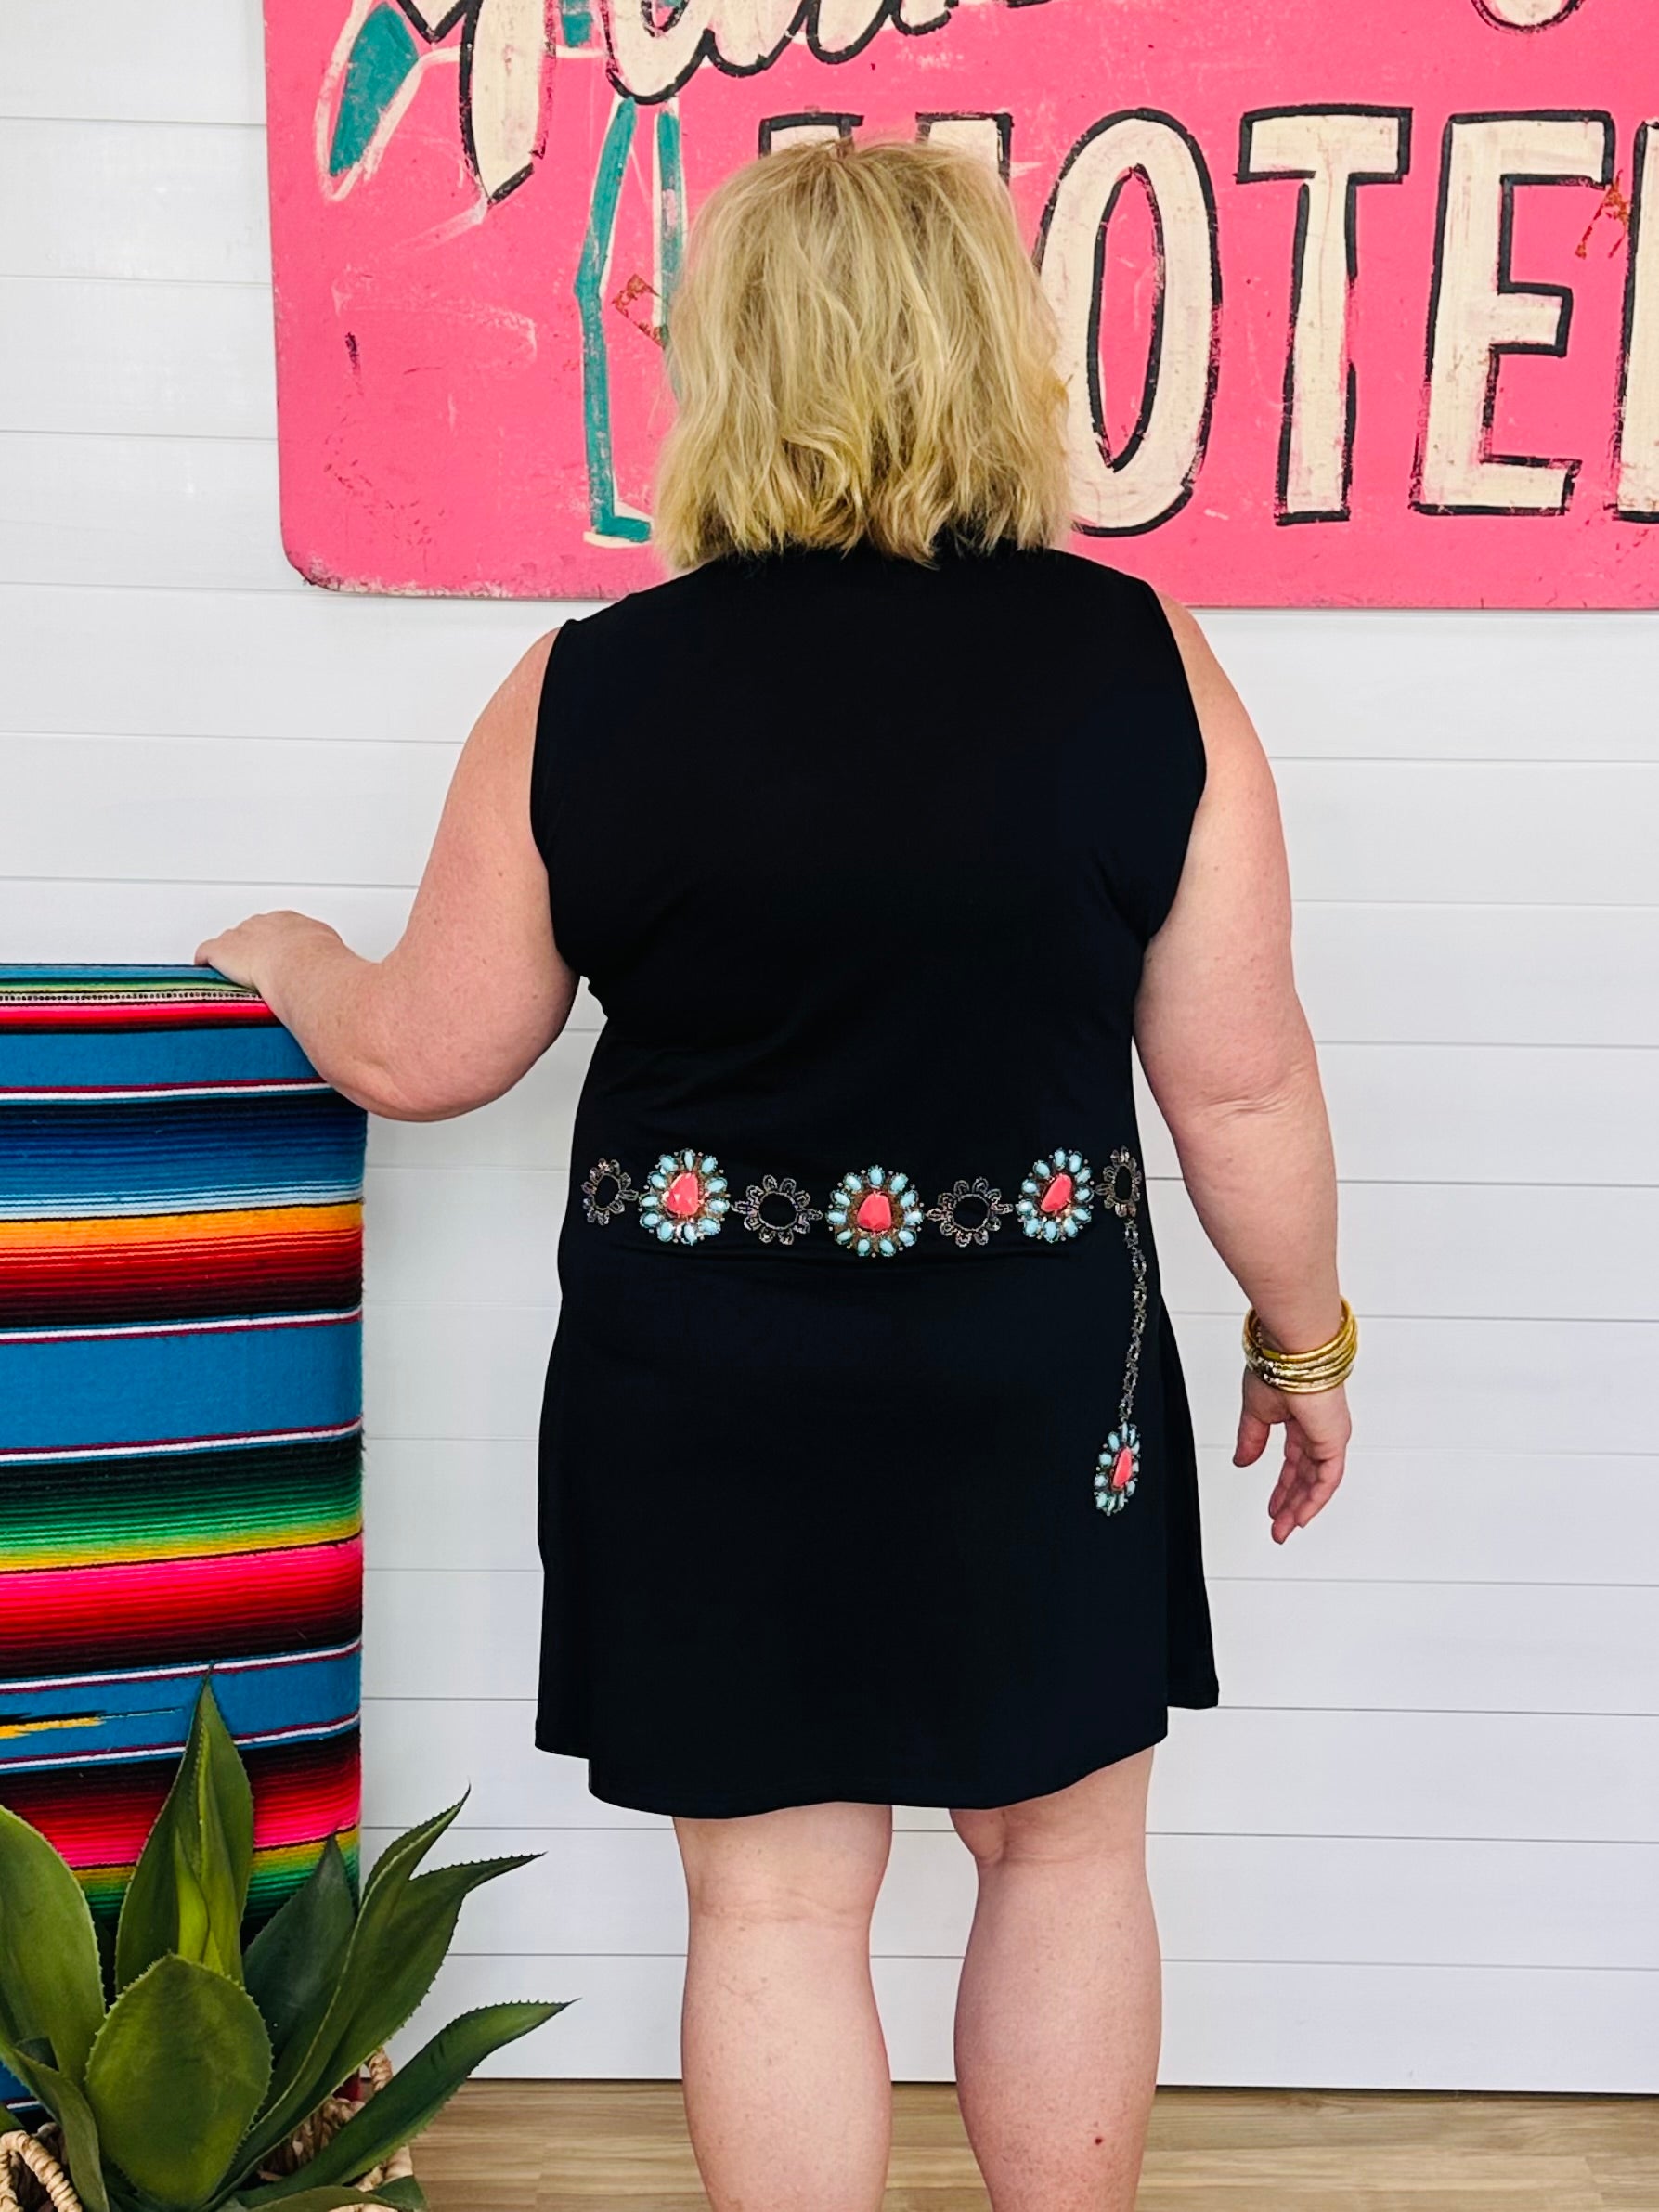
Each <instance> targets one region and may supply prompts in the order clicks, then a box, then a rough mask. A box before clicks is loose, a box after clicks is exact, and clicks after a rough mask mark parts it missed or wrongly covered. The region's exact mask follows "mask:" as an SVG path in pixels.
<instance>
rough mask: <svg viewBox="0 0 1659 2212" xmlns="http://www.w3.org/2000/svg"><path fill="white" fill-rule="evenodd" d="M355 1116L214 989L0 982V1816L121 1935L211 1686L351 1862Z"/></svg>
mask: <svg viewBox="0 0 1659 2212" xmlns="http://www.w3.org/2000/svg"><path fill="white" fill-rule="evenodd" d="M366 1126H367V1123H366V1118H365V1116H364V1115H363V1113H362V1111H361V1110H360V1109H359V1108H358V1107H356V1106H353V1105H352V1104H350V1102H349V1101H347V1100H346V1099H344V1098H343V1097H341V1096H340V1094H339V1093H337V1092H335V1091H332V1090H331V1089H330V1088H329V1086H328V1085H327V1084H326V1083H325V1082H323V1081H322V1080H321V1079H320V1078H319V1077H318V1075H317V1074H316V1073H315V1071H314V1070H313V1069H312V1067H311V1066H310V1064H309V1063H308V1062H307V1061H306V1059H305V1056H304V1054H302V1053H301V1052H300V1049H299V1047H298V1046H297V1044H295V1042H294V1041H293V1039H292V1037H291V1036H289V1034H288V1032H287V1031H286V1030H285V1029H283V1028H281V1027H280V1026H279V1024H278V1022H277V1020H276V1018H275V1016H274V1015H272V1013H271V1011H270V1009H269V1008H268V1007H267V1006H266V1004H265V1003H264V1002H263V1001H262V1000H260V999H258V998H257V997H255V996H254V995H253V993H252V992H251V991H248V990H243V989H242V988H241V987H240V985H237V984H234V983H230V982H228V981H227V980H226V978H225V977H222V976H219V975H217V974H215V973H214V971H213V970H211V969H205V968H192V967H117V968H103V967H100V968H84V967H63V968H49V967H4V966H0V1803H4V1804H6V1805H9V1806H11V1807H12V1808H13V1809H14V1810H15V1811H16V1812H19V1813H20V1814H22V1815H23V1817H25V1818H26V1819H29V1820H31V1821H32V1822H33V1823H34V1825H35V1826H36V1827H37V1828H39V1829H41V1830H43V1831H44V1832H45V1834H46V1835H48V1836H49V1837H50V1838H51V1840H52V1841H53V1843H56V1844H57V1846H58V1849H59V1850H60V1851H61V1852H62V1853H63V1855H64V1856H65V1857H66V1858H67V1859H68V1860H69V1861H70V1863H71V1866H73V1867H74V1868H75V1869H77V1871H78V1872H79V1873H80V1875H81V1877H82V1879H83V1881H84V1883H85V1884H86V1888H87V1891H88V1894H89V1895H90V1897H91V1899H92V1904H93V1908H94V1912H95V1914H96V1915H97V1917H98V1918H100V1919H101V1920H105V1921H108V1920H110V1918H112V1917H113V1914H114V1912H115V1910H116V1908H117V1907H118V1905H119V1902H120V1897H121V1894H122V1890H123V1885H124V1882H125V1881H126V1878H127V1876H128V1874H129V1873H130V1872H131V1870H132V1867H133V1864H134V1861H135V1859H136V1856H137V1853H138V1850H139V1847H140V1845H141V1844H142V1843H143V1840H144V1836H145V1834H146V1832H147V1830H148V1829H149V1823H150V1821H151V1820H152V1819H153V1817H154V1816H155V1814H156V1812H157V1810H158V1808H159V1807H160V1805H161V1802H162V1797H163V1796H164V1794H165V1792H166V1790H167V1787H168V1784H169V1782H170V1780H171V1779H172V1775H173V1771H174V1767H175V1763H176V1760H177V1755H178V1753H179V1751H180V1750H181V1748H182V1747H183V1744H184V1740H185V1736H186V1732H187V1729H188V1722H189V1715H190V1711H191V1707H192V1705H193V1704H194V1702H195V1698H196V1693H197V1689H198V1688H199V1686H200V1683H201V1677H202V1675H203V1672H204V1670H206V1669H207V1668H209V1667H211V1668H212V1669H213V1675H214V1689H215V1692H216V1693H217V1696H218V1699H219V1701H220V1704H221V1706H222V1707H223V1709H224V1712H225V1715H226V1718H227V1721H228V1723H229V1725H230V1727H231V1729H232V1732H233V1733H234V1734H235V1736H236V1738H237V1740H238V1741H239V1742H240V1745H241V1747H242V1752H243V1756H244V1757H245V1759H246V1760H247V1763H248V1767H249V1771H250V1773H251V1775H252V1777H253V1793H254V1816H255V1831H254V1843H255V1853H256V1856H255V1863H254V1875H253V1895H252V1898H251V1900H250V1912H251V1915H252V1916H253V1918H254V1919H256V1920H257V1919H263V1918H265V1917H266V1916H268V1914H269V1913H270V1912H272V1911H273V1910H274V1909H275V1908H276V1907H277V1906H278V1905H279V1903H280V1902H281V1901H282V1899H283V1897H284V1896H286V1895H288V1893H289V1891H290V1890H291V1888H292V1886H293V1885H294V1884H295V1883H297V1882H299V1881H300V1880H301V1879H302V1877H303V1876H304V1874H305V1871H306V1869H308V1868H309V1866H310V1865H311V1863H312V1861H313V1860H314V1858H315V1857H316V1855H317V1853H318V1849H319V1848H320V1846H321V1844H322V1843H323V1841H324V1840H325V1839H326V1838H327V1837H328V1836H330V1835H331V1834H335V1833H338V1834H339V1835H340V1837H341V1842H342V1845H343V1848H344V1849H345V1850H346V1853H347V1856H348V1857H350V1858H352V1859H354V1860H355V1856H356V1830H357V1814H358V1757H357V1704H358V1674H359V1666H358V1661H359V1649H360V1641H359V1639H360V1630H361V1605H362V1551H361V1546H362V1520H361V1496H360V1457H361V1442H362V1423H361V1408H362V1390H361V1375H362V1307H361V1296H362V1191H363V1149H364V1136H365V1131H366Z"/></svg>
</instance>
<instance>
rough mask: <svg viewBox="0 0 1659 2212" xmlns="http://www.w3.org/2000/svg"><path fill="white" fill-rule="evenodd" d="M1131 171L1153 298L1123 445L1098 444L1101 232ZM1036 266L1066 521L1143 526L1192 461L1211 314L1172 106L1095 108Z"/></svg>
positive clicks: (1059, 187) (1188, 474)
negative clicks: (1049, 347) (1146, 218)
mask: <svg viewBox="0 0 1659 2212" xmlns="http://www.w3.org/2000/svg"><path fill="white" fill-rule="evenodd" d="M1132 176H1136V177H1139V178H1140V180H1141V182H1142V184H1143V185H1144V186H1145V188H1146V190H1147V198H1148V200H1149V201H1150V202H1151V208H1152V226H1153V233H1154V237H1155V239H1156V241H1157V243H1156V252H1157V261H1158V266H1157V276H1158V302H1157V307H1156V311H1155V313H1154V316H1153V320H1152V347H1151V355H1150V358H1149V359H1148V360H1147V382H1146V388H1145V390H1144V391H1143V393H1142V395H1141V406H1140V414H1139V418H1138V420H1136V422H1135V426H1134V430H1133V431H1132V432H1131V433H1130V434H1129V436H1128V438H1127V439H1126V440H1125V442H1124V445H1123V449H1122V451H1121V453H1118V454H1111V455H1108V452H1107V450H1106V405H1105V400H1104V397H1103V395H1102V391H1101V368H1100V295H1101V288H1102V285H1103V283H1104V281H1105V275H1106V259H1105V241H1106V233H1107V230H1108V226H1109V225H1110V223H1111V218H1112V211H1113V209H1114V208H1115V207H1116V206H1117V204H1118V198H1119V195H1120V193H1121V191H1122V189H1123V187H1124V186H1125V185H1126V184H1127V183H1128V181H1129V179H1130V178H1131V177H1132ZM1037 265H1038V267H1039V268H1040V269H1041V271H1042V273H1043V288H1044V290H1045V291H1047V293H1048V296H1049V300H1050V302H1051V303H1052V304H1053V306H1054V310H1055V313H1056V316H1057V317H1058V318H1059V325H1060V347H1061V365H1062V368H1063V369H1064V371H1065V376H1066V382H1067V387H1068V389H1069V392H1070V395H1071V476H1072V485H1073V492H1072V498H1073V504H1074V508H1075V511H1076V519H1077V525H1078V527H1079V529H1081V530H1088V531H1091V532H1093V533H1094V534H1095V535H1096V536H1098V537H1127V536H1129V535H1131V534H1133V533H1134V532H1136V531H1140V530H1151V529H1154V528H1156V526H1157V525H1158V524H1160V523H1161V522H1163V521H1165V520H1166V519H1167V518H1168V517H1169V516H1170V515H1172V514H1173V513H1174V512H1175V511H1176V510H1177V508H1179V507H1182V506H1184V505H1185V503H1186V499H1187V498H1188V497H1189V496H1190V494H1191V491H1192V487H1193V482H1194V479H1195V478H1196V477H1197V475H1198V472H1199V465H1200V463H1201V462H1202V460H1203V458H1204V445H1205V441H1206V440H1207V438H1208V437H1209V434H1210V411H1211V407H1212V404H1213V401H1214V397H1215V365H1216V343H1217V338H1218V335H1219V330H1218V325H1219V320H1220V313H1221V263H1220V260H1219V258H1218V256H1217V252H1216V242H1215V201H1214V195H1213V194H1212V191H1211V188H1210V176H1209V172H1208V171H1207V170H1206V169H1205V167H1204V158H1203V156H1202V154H1200V153H1199V149H1198V147H1197V145H1196V144H1195V142H1194V141H1193V140H1192V139H1191V138H1190V137H1188V136H1187V134H1186V132H1185V131H1184V130H1183V129H1182V127H1181V125H1180V124H1179V123H1177V122H1175V120H1174V118H1173V116H1169V115H1161V114H1160V113H1158V112H1157V110H1153V109H1146V108H1143V109H1132V110H1128V111H1126V112H1125V113H1123V114H1121V115H1108V117H1107V118H1106V120H1105V121H1104V122H1103V123H1096V124H1095V128H1094V129H1093V130H1092V131H1090V132H1088V133H1087V134H1086V135H1085V136H1083V137H1082V139H1081V140H1080V141H1079V143H1078V144H1077V146H1076V147H1074V148H1073V149H1072V151H1071V153H1070V155H1069V157H1068V159H1067V162H1066V165H1065V167H1064V168H1063V169H1062V170H1061V172H1060V177H1059V182H1058V183H1057V184H1056V187H1055V189H1054V197H1053V199H1052V200H1050V201H1049V203H1048V209H1047V213H1045V214H1044V215H1043V228H1042V233H1041V235H1040V238H1039V240H1038V248H1037Z"/></svg>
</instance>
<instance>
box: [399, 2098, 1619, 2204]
mask: <svg viewBox="0 0 1659 2212" xmlns="http://www.w3.org/2000/svg"><path fill="white" fill-rule="evenodd" d="M416 2164H417V2169H418V2171H419V2173H420V2175H421V2180H422V2182H423V2183H424V2185H425V2187H426V2190H427V2193H428V2194H429V2196H430V2198H431V2200H432V2205H433V2212H595V2208H596V2207H598V2206H606V2205H611V2206H618V2207H620V2208H621V2212H707V2200H706V2197H705V2195H704V2193H703V2191H702V2188H701V2186H700V2185H699V2182H698V2179H697V2168H696V2161H695V2159H694V2158H693V2154H692V2149H691V2144H690V2142H689V2141H688V2140H687V2137H686V2132H685V2113H684V2107H683V2105H682V2103H681V2102H680V2086H679V2084H678V2083H677V2082H661V2081H649V2082H609V2081H607V2082H578V2081H536V2082H512V2081H480V2082H471V2083H469V2084H468V2086H467V2087H466V2088H465V2089H462V2091H461V2092H460V2095H459V2096H458V2097H457V2098H456V2099H455V2100H454V2102H453V2103H451V2105H450V2106H449V2108H448V2110H447V2112H446V2113H444V2115H442V2116H441V2117H440V2119H439V2120H438V2121H437V2123H436V2125H435V2126H434V2128H432V2129H431V2130H430V2131H429V2132H428V2133H427V2134H426V2135H425V2136H424V2137H423V2138H422V2139H421V2143H420V2145H419V2149H418V2153H417V2159H416ZM1139 2205H1140V2206H1141V2212H1659V2101H1655V2100H1653V2099H1647V2098H1633V2097H1606V2098H1598V2097H1522V2096H1516V2097H1490V2096H1450V2095H1445V2094H1440V2093H1433V2094H1428V2093H1425V2094H1421V2095H1416V2096H1410V2095H1399V2094H1394V2093H1392V2092H1389V2093H1384V2092H1376V2093H1364V2094H1361V2093H1355V2092H1351V2091H1316V2090H1257V2089H1164V2090H1160V2093H1159V2097H1158V2102H1157V2103H1156V2105H1155V2107H1154V2109H1153V2115H1152V2128H1151V2133H1150V2137H1149V2139H1148V2143H1147V2162H1146V2171H1145V2174H1144V2176H1143V2178H1142V2183H1141V2193H1140V2197H1139ZM987 2206H988V2200H987V2198H986V2195H985V2192H984V2190H983V2188H982V2187H981V2185H980V2183H979V2176H978V2171H977V2169H976V2167H975V2166H974V2161H973V2154H972V2153H971V2152H970V2150H969V2149H968V2145H967V2141H966V2136H965V2135H964V2133H963V2128H962V2119H961V2115H960V2113H959V2112H958V2110H957V2105H956V2097H955V2092H954V2090H953V2089H952V2088H951V2086H950V2085H949V2084H948V2083H938V2082H925V2083H905V2084H902V2085H901V2087H900V2088H899V2089H897V2090H896V2091H895V2093H894V2126H893V2158H892V2166H891V2169H890V2183H889V2187H888V2193H887V2197H886V2199H885V2204H884V2212H987Z"/></svg>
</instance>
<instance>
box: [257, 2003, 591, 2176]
mask: <svg viewBox="0 0 1659 2212" xmlns="http://www.w3.org/2000/svg"><path fill="white" fill-rule="evenodd" d="M567 2001H568V2000H567ZM562 2011H564V2004H508V2005H484V2006H481V2007H480V2008H479V2009H478V2010H477V2011H473V2012H463V2013H462V2014H461V2015H460V2019H459V2020H452V2021H451V2022H450V2024H449V2025H448V2026H447V2027H446V2028H443V2029H441V2030H440V2031H439V2033H438V2034H437V2035H435V2036H434V2037H433V2038H432V2041H431V2042H430V2043H428V2044H427V2045H426V2046H425V2047H424V2049H423V2050H420V2051H418V2052H417V2053H416V2055H415V2056H414V2057H413V2058H412V2059H411V2060H410V2061H409V2063H408V2065H407V2066H402V2067H400V2068H399V2069H398V2071H397V2072H396V2073H395V2075H394V2076H392V2078H391V2080H390V2081H389V2082H388V2083H387V2084H386V2086H385V2088H384V2089H377V2090H376V2091H375V2093H374V2095H373V2096H372V2097H370V2098H369V2100H368V2102H366V2103H365V2104H364V2106H363V2108H362V2110H361V2111H360V2112H358V2113H356V2114H355V2115H353V2117H352V2118H351V2119H349V2120H348V2121H347V2122H346V2123H345V2126H344V2127H343V2128H341V2130H340V2132H339V2134H338V2135H336V2136H333V2137H332V2138H331V2140H330V2141H328V2142H326V2143H325V2144H324V2145H323V2147H322V2149H321V2150H320V2151H318V2154H317V2155H316V2157H315V2158H312V2159H310V2160H308V2161H307V2162H306V2164H305V2166H304V2167H302V2168H301V2169H300V2170H299V2172H298V2173H296V2174H291V2175H288V2176H286V2177H285V2178H284V2179H283V2180H280V2181H272V2182H270V2183H268V2184H267V2185H266V2187H265V2188H263V2189H254V2190H248V2191H244V2192H243V2201H244V2203H245V2204H247V2205H248V2206H250V2207H263V2206H267V2205H272V2206H274V2205H283V2206H292V2202H293V2199H294V2197H295V2195H296V2193H298V2191H299V2189H300V2188H301V2187H302V2186H309V2185H310V2184H311V2183H313V2182H316V2181H336V2182H340V2183H342V2184H344V2183H347V2182H349V2181H350V2180H352V2179H353V2177H354V2176H355V2175H357V2174H365V2173H368V2172H369V2171H370V2170H371V2169H372V2168H373V2167H377V2166H379V2165H380V2164H381V2162H382V2159H385V2158H388V2157H390V2156H391V2154H392V2153H393V2152H394V2151H396V2150H400V2149H401V2148H402V2146H403V2145H404V2144H405V2143H407V2142H409V2141H412V2140H413V2139H414V2137H416V2136H417V2135H419V2134H420V2132H421V2129H422V2128H427V2127H430V2126H431V2124H432V2122H433V2121H434V2119H435V2118H436V2117H437V2115H438V2114H439V2113H440V2112H442V2110H443V2109H444V2106H445V2105H446V2104H447V2103H448V2102H449V2100H450V2098H451V2097H452V2096H453V2095H454V2094H455V2092H456V2090H457V2089H460V2085H461V2083H462V2082H463V2081H465V2080H466V2079H467V2077H468V2076H469V2075H471V2074H472V2073H473V2072H474V2071H475V2070H476V2068H477V2067H479V2066H481V2065H482V2064H483V2063H484V2061H485V2060H486V2058H488V2057H489V2055H490V2053H491V2052H492V2051H495V2050H500V2049H501V2047H502V2045H503V2044H506V2043H512V2042H513V2041H515V2040H516V2039H517V2037H520V2036H527V2035H528V2034H529V2033H530V2030H531V2029H532V2028H537V2027H540V2026H541V2024H542V2023H543V2022H544V2021H548V2020H551V2018H552V2017H553V2015H554V2013H555V2012H562Z"/></svg>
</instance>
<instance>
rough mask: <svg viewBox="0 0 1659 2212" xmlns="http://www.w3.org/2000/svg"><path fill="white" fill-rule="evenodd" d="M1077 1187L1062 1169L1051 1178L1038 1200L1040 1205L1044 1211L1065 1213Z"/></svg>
mask: <svg viewBox="0 0 1659 2212" xmlns="http://www.w3.org/2000/svg"><path fill="white" fill-rule="evenodd" d="M1076 1188H1077V1185H1076V1184H1074V1183H1073V1182H1072V1180H1071V1178H1070V1176H1069V1175H1068V1174H1067V1173H1066V1172H1065V1171H1064V1169H1062V1170H1061V1171H1060V1172H1059V1174H1057V1175H1055V1176H1053V1177H1051V1178H1050V1180H1049V1184H1048V1188H1047V1189H1046V1190H1045V1191H1044V1192H1043V1196H1042V1197H1041V1198H1040V1199H1039V1200H1038V1205H1039V1206H1040V1208H1041V1209H1042V1210H1043V1212H1044V1213H1064V1212H1065V1210H1066V1209H1067V1207H1068V1206H1069V1205H1070V1203H1071V1194H1072V1192H1073V1191H1075V1190H1076Z"/></svg>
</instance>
